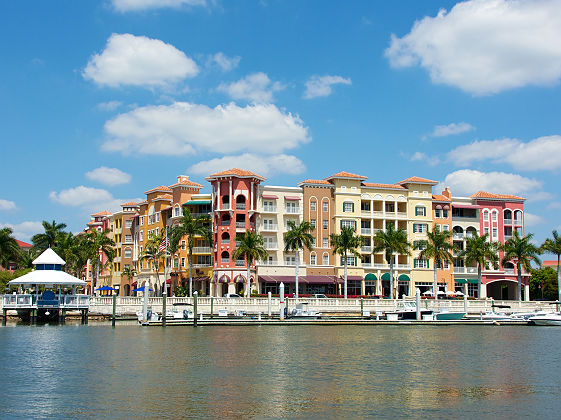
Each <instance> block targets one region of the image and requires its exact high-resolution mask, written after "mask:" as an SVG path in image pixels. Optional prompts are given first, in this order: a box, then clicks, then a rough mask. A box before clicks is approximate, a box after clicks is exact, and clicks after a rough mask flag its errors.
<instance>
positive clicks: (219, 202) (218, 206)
mask: <svg viewBox="0 0 561 420" xmlns="http://www.w3.org/2000/svg"><path fill="white" fill-rule="evenodd" d="M216 182H217V184H218V188H217V189H218V200H217V203H216V206H217V207H216V210H220V208H221V205H222V203H221V201H222V197H220V180H218V181H216Z"/></svg>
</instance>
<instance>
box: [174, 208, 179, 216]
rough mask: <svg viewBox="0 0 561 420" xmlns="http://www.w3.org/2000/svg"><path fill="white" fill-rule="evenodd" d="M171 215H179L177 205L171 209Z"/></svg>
mask: <svg viewBox="0 0 561 420" xmlns="http://www.w3.org/2000/svg"><path fill="white" fill-rule="evenodd" d="M173 215H174V216H175V217H177V216H179V207H176V208H174V209H173Z"/></svg>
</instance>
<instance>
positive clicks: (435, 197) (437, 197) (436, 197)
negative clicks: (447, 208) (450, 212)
mask: <svg viewBox="0 0 561 420" xmlns="http://www.w3.org/2000/svg"><path fill="white" fill-rule="evenodd" d="M432 201H446V202H447V203H449V202H451V201H452V199H450V198H448V197H446V196H445V195H442V194H433V195H432Z"/></svg>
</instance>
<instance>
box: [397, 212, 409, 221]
mask: <svg viewBox="0 0 561 420" xmlns="http://www.w3.org/2000/svg"><path fill="white" fill-rule="evenodd" d="M396 215H397V218H398V219H405V218H406V217H407V212H404V211H398V212H397V213H396Z"/></svg>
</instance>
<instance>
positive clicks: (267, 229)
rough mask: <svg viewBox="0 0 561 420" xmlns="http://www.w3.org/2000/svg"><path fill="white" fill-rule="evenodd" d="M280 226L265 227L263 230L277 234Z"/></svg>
mask: <svg viewBox="0 0 561 420" xmlns="http://www.w3.org/2000/svg"><path fill="white" fill-rule="evenodd" d="M278 228H279V226H278V225H269V224H267V225H263V230H264V231H266V232H276V231H277V230H278Z"/></svg>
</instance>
